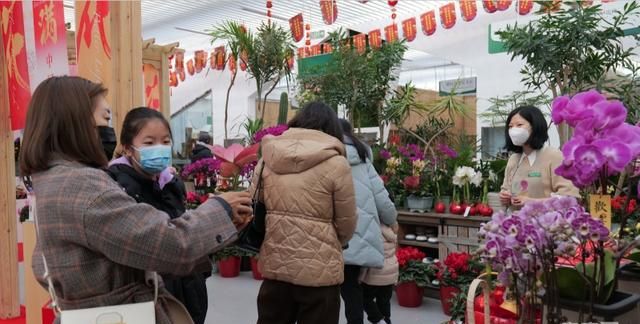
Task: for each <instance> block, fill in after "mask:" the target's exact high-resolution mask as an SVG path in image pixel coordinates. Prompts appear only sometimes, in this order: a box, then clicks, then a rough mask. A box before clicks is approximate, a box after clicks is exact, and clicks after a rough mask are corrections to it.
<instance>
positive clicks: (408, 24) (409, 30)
mask: <svg viewBox="0 0 640 324" xmlns="http://www.w3.org/2000/svg"><path fill="white" fill-rule="evenodd" d="M416 26H417V24H416V18H413V17H412V18H409V19H407V20H405V21H403V22H402V34H403V35H404V38H406V39H407V41H409V42H413V40H415V39H416V34H417V27H416Z"/></svg>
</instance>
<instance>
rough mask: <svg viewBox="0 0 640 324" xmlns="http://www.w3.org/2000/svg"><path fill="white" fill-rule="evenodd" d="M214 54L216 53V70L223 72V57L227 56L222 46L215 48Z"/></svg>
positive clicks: (224, 59)
mask: <svg viewBox="0 0 640 324" xmlns="http://www.w3.org/2000/svg"><path fill="white" fill-rule="evenodd" d="M214 52H215V53H216V65H215V67H216V70H224V64H225V61H226V57H225V55H226V54H227V53H226V51H225V50H224V46H220V47H216V49H215V50H214Z"/></svg>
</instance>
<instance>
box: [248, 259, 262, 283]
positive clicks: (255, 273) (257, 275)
mask: <svg viewBox="0 0 640 324" xmlns="http://www.w3.org/2000/svg"><path fill="white" fill-rule="evenodd" d="M251 272H252V273H253V279H255V280H262V279H264V278H263V277H262V273H260V269H258V259H256V258H251Z"/></svg>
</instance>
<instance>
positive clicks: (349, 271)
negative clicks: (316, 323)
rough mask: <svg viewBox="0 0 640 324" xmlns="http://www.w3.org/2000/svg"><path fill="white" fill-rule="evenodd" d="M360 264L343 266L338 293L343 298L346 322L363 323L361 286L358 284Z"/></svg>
mask: <svg viewBox="0 0 640 324" xmlns="http://www.w3.org/2000/svg"><path fill="white" fill-rule="evenodd" d="M360 269H361V267H360V266H355V265H345V266H344V282H343V283H342V286H340V294H341V295H342V300H344V314H345V316H346V317H347V324H364V313H363V310H364V304H363V295H362V286H361V285H360V281H359V278H360Z"/></svg>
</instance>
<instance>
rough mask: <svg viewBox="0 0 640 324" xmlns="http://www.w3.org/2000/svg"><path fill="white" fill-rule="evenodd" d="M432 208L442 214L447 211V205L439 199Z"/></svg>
mask: <svg viewBox="0 0 640 324" xmlns="http://www.w3.org/2000/svg"><path fill="white" fill-rule="evenodd" d="M433 210H434V211H435V212H436V213H438V214H444V213H445V212H446V211H447V206H446V205H445V204H444V203H443V202H442V201H439V202H437V203H436V206H435V207H434V208H433Z"/></svg>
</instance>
